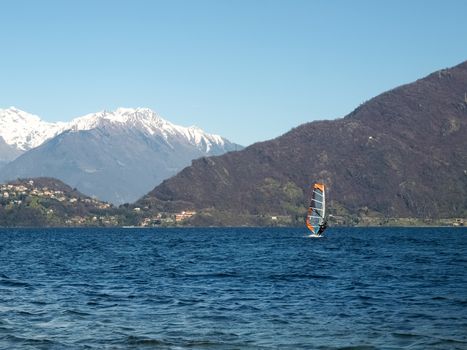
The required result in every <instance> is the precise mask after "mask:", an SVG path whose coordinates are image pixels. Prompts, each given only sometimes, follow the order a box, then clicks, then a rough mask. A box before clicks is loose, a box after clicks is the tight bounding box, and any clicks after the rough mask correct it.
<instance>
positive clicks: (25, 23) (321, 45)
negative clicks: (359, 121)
mask: <svg viewBox="0 0 467 350" xmlns="http://www.w3.org/2000/svg"><path fill="white" fill-rule="evenodd" d="M0 8H1V11H0V13H1V20H0V63H1V64H0V79H1V84H0V108H7V107H9V106H16V107H18V108H20V109H23V110H25V111H27V112H30V113H34V114H37V115H39V116H41V117H42V118H43V119H45V120H47V121H59V120H61V121H68V120H70V119H72V118H74V117H77V116H81V115H84V114H87V113H92V112H97V111H100V110H104V109H107V110H113V109H115V108H117V107H120V106H122V107H149V108H152V109H154V110H155V111H157V112H158V113H160V114H161V115H162V116H163V117H164V118H166V119H168V120H170V121H172V122H174V123H176V124H180V125H185V126H189V125H197V126H199V127H201V128H203V129H205V130H206V131H208V132H212V133H217V134H220V135H222V136H226V137H228V138H229V139H231V140H232V141H234V142H238V143H240V144H243V145H249V144H251V143H253V142H256V141H262V140H267V139H271V138H274V137H277V136H279V135H281V134H283V133H285V132H287V131H288V130H290V129H291V128H293V127H295V126H297V125H299V124H302V123H305V122H308V121H313V120H317V119H335V118H340V117H343V116H344V115H346V114H347V113H349V112H351V111H352V110H353V109H354V108H356V107H357V106H358V105H359V104H360V103H362V102H364V101H366V100H368V99H370V98H371V97H374V96H376V95H378V94H380V93H381V92H383V91H385V90H388V89H391V88H393V87H396V86H398V85H401V84H404V83H408V82H411V81H414V80H416V79H418V78H421V77H423V76H425V75H427V74H429V73H431V72H433V71H436V70H438V69H441V68H446V67H449V66H453V65H456V64H458V63H461V62H462V61H464V60H467V44H466V43H467V20H465V14H466V13H467V1H463V0H459V1H455V0H445V1H418V0H411V1H397V0H391V1H374V0H372V1H359V0H354V1H337V0H336V1H333V0H328V1H314V0H308V1H297V0H283V1H274V0H246V1H243V0H213V1H208V0H192V1H188V0H184V1H182V0H170V1H169V0H167V1H156V0H148V1H143V0H128V1H120V0H111V1H110V0H109V1H104V0H92V1H87V0H60V1H58V0H56V1H51V0H41V1H36V0H29V1H26V0H15V1H13V0H3V1H2V2H1V3H0Z"/></svg>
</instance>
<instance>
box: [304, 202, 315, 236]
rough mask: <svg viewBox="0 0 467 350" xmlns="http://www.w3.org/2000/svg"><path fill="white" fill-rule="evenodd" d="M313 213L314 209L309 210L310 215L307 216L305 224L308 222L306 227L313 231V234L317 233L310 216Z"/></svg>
mask: <svg viewBox="0 0 467 350" xmlns="http://www.w3.org/2000/svg"><path fill="white" fill-rule="evenodd" d="M312 212H313V208H308V213H307V215H306V221H305V222H306V227H308V229H309V230H310V231H311V233H315V229H314V228H313V226H311V224H310V215H311V213H312Z"/></svg>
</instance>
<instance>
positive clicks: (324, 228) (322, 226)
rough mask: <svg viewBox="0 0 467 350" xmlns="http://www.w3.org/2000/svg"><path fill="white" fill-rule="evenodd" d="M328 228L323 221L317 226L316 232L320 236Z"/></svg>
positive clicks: (326, 223)
mask: <svg viewBox="0 0 467 350" xmlns="http://www.w3.org/2000/svg"><path fill="white" fill-rule="evenodd" d="M327 227H328V222H327V221H325V222H323V223H322V224H321V225H319V230H318V235H320V236H321V235H322V234H323V233H324V230H326V229H327Z"/></svg>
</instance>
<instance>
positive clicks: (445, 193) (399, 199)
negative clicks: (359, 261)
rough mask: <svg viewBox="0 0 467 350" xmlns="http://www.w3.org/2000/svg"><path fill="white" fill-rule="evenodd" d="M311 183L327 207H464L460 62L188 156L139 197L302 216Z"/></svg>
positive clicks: (454, 212)
mask: <svg viewBox="0 0 467 350" xmlns="http://www.w3.org/2000/svg"><path fill="white" fill-rule="evenodd" d="M314 181H323V182H324V183H326V184H327V186H328V189H329V193H328V194H329V198H330V200H331V206H332V208H333V211H334V213H339V212H341V211H344V212H347V213H350V214H357V213H358V212H361V211H362V210H363V211H370V212H376V213H379V214H380V215H383V216H386V217H419V218H440V217H457V216H463V215H464V216H465V215H467V62H464V63H462V64H460V65H458V66H456V67H454V68H451V69H445V70H442V71H438V72H436V73H433V74H431V75H429V76H427V77H426V78H424V79H420V80H417V81H416V82H414V83H411V84H408V85H404V86H401V87H398V88H396V89H393V90H391V91H388V92H385V93H383V94H381V95H379V96H377V97H375V98H373V99H371V100H370V101H368V102H366V103H364V104H362V105H361V106H360V107H358V108H357V109H356V110H354V111H353V112H352V113H351V114H349V115H348V116H346V117H345V118H343V119H338V120H333V121H316V122H311V123H307V124H304V125H301V126H299V127H297V128H295V129H293V130H291V131H290V132H288V133H286V134H284V135H282V136H280V137H278V138H276V139H274V140H271V141H266V142H262V143H257V144H254V145H252V146H250V147H247V148H246V149H244V150H242V151H239V152H231V153H228V154H225V155H223V156H219V157H210V158H202V159H198V160H195V161H193V163H192V166H190V167H187V168H185V169H184V170H182V171H181V172H180V173H179V174H178V175H176V176H174V177H173V178H171V179H169V180H166V181H164V182H163V183H162V184H161V185H160V186H158V187H156V188H155V189H154V190H153V191H151V192H150V193H149V194H148V195H146V196H145V197H143V198H142V199H141V200H140V201H139V202H137V205H139V206H142V205H144V206H149V207H151V208H155V209H159V210H179V209H188V208H194V209H196V210H198V211H200V210H203V209H208V208H215V209H216V210H218V211H223V212H228V213H231V214H240V213H243V214H248V215H250V214H251V215H258V214H273V215H300V213H301V211H303V210H304V206H305V205H306V202H307V196H308V188H309V186H310V184H311V183H312V182H314ZM302 208H303V209H302Z"/></svg>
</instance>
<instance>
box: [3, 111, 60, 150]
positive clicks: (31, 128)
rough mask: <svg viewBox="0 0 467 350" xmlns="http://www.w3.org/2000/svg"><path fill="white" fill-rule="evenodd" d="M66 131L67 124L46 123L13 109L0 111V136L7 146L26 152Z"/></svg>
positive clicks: (36, 117) (35, 116)
mask: <svg viewBox="0 0 467 350" xmlns="http://www.w3.org/2000/svg"><path fill="white" fill-rule="evenodd" d="M66 129H67V123H61V122H59V123H47V122H44V121H43V120H41V118H39V117H38V116H37V115H34V114H29V113H27V112H24V111H21V110H19V109H17V108H15V107H10V108H7V109H0V136H1V137H2V138H3V140H4V141H5V143H6V144H7V145H10V146H13V147H14V148H16V149H17V150H19V151H23V152H24V151H27V150H29V149H32V148H34V147H37V146H39V145H41V144H42V143H44V141H46V140H48V139H50V138H52V137H54V136H56V135H57V134H59V133H61V132H63V131H64V130H66Z"/></svg>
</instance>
